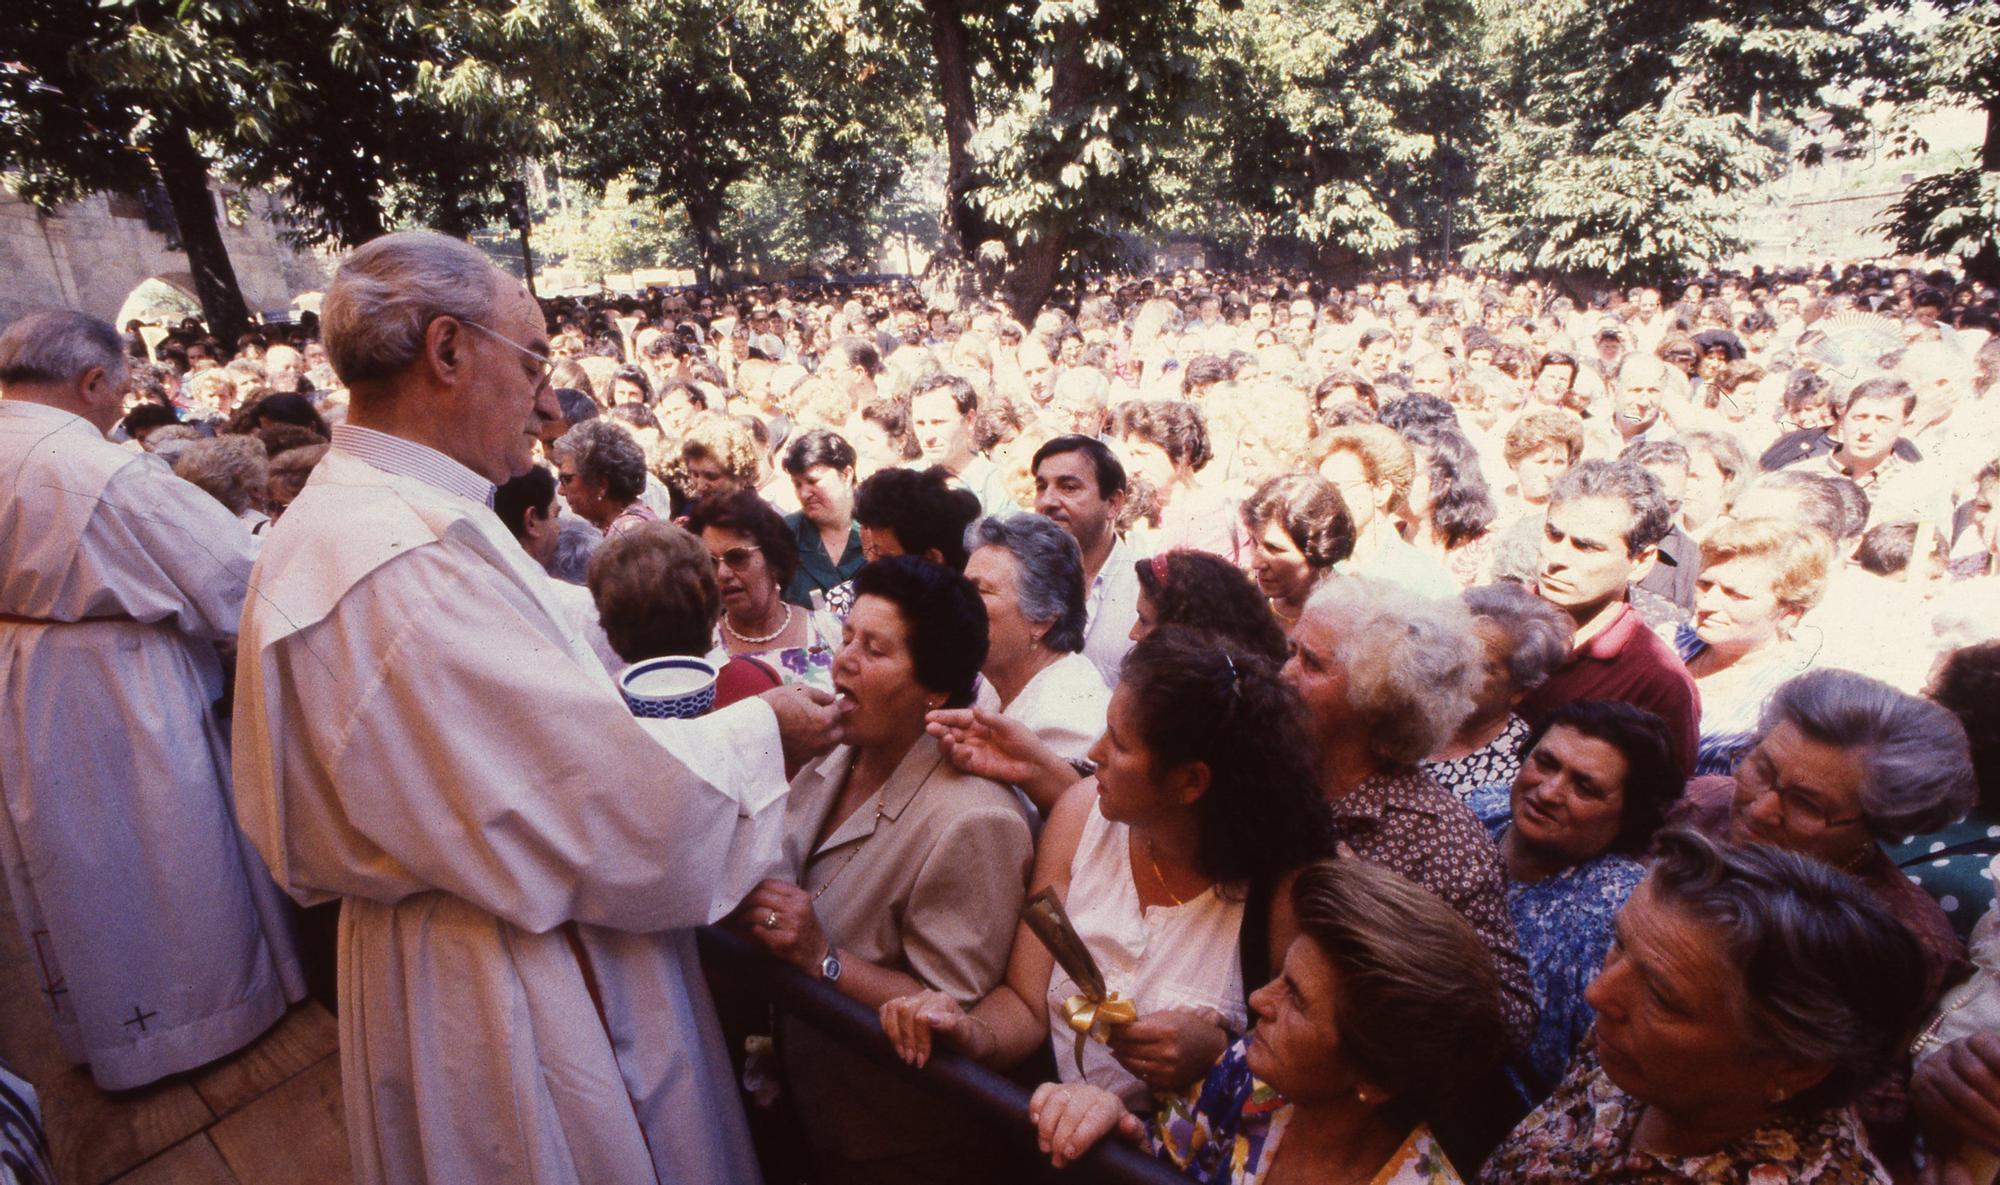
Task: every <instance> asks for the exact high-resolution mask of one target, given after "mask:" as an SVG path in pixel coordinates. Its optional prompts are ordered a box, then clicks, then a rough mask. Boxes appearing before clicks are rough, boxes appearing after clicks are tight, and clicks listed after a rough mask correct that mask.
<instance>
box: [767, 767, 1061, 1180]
mask: <svg viewBox="0 0 2000 1185" xmlns="http://www.w3.org/2000/svg"><path fill="white" fill-rule="evenodd" d="M853 761H854V750H853V749H851V748H849V747H848V746H846V745H842V746H840V747H839V748H837V749H835V750H834V751H833V752H832V753H829V754H828V755H827V756H825V757H824V758H821V759H820V760H819V761H818V762H816V763H814V764H812V765H809V766H807V767H806V768H805V769H803V770H801V771H800V772H799V775H798V776H797V777H795V778H793V779H792V784H791V791H790V794H789V796H788V798H787V800H786V805H785V854H786V857H787V858H788V860H789V861H790V863H791V867H792V868H794V869H795V870H797V877H796V879H797V883H798V884H799V885H801V886H802V887H803V888H805V889H806V890H807V891H808V892H811V893H813V894H815V895H816V899H815V901H814V903H813V909H814V910H815V911H816V912H817V913H818V915H819V921H820V926H821V927H822V928H823V929H824V930H825V931H826V935H827V938H828V940H829V941H831V942H832V943H833V944H834V945H835V946H837V947H839V948H840V950H841V953H842V955H843V957H845V958H847V959H849V960H853V959H863V960H866V961H868V962H871V963H876V964H879V965H881V966H884V967H889V968H892V969H895V970H898V971H904V972H907V973H909V974H910V975H912V976H914V977H915V978H917V979H918V980H921V981H922V982H923V983H924V984H925V986H927V987H931V988H935V989H937V990H938V991H942V992H945V993H947V994H949V995H950V996H952V997H953V998H954V999H956V1000H958V1001H959V1002H960V1003H962V1004H965V1005H967V1006H970V1005H971V1004H973V1003H974V1002H975V1001H977V1000H979V999H980V998H981V997H983V996H985V995H986V993H988V992H990V991H992V990H993V988H994V987H995V986H996V985H998V984H999V982H1000V977H1001V976H1002V975H1003V974H1004V973H1005V971H1006V967H1007V954H1008V949H1009V947H1010V946H1011V945H1012V943H1013V939H1014V925H1015V920H1016V918H1018V917H1019V915H1020V912H1021V903H1022V900H1023V899H1024V898H1025V896H1026V895H1027V885H1028V873H1029V870H1030V867H1031V865H1032V864H1033V861H1034V841H1033V839H1032V838H1031V836H1030V832H1029V828H1028V818H1027V812H1026V810H1025V808H1024V807H1023V806H1022V805H1021V801H1020V799H1019V798H1018V797H1017V796H1016V795H1015V794H1014V792H1013V791H1012V790H1010V789H1008V788H1007V787H1005V786H1001V785H999V784H997V783H994V782H989V781H986V780H985V779H983V778H974V777H968V776H966V775H964V774H961V773H959V772H958V771H957V770H956V769H954V768H952V766H951V763H950V762H948V761H946V760H945V757H944V753H943V751H942V750H940V749H939V748H938V744H937V741H936V740H934V739H932V738H931V737H928V736H926V737H923V738H922V739H920V740H918V741H917V743H916V744H915V745H914V746H913V747H912V748H911V749H910V751H909V753H908V754H906V755H905V756H904V758H903V760H902V763H901V764H899V765H898V766H897V767H896V771H895V773H893V774H891V775H890V777H889V780H888V782H887V783H886V784H885V785H884V786H883V787H882V789H881V790H880V791H879V792H878V793H877V794H876V795H875V796H874V797H872V798H870V799H869V800H868V801H866V802H864V803H862V804H861V805H860V806H859V807H857V808H855V811H854V813H853V814H852V815H850V816H848V817H847V819H845V820H844V821H843V822H842V823H841V824H840V826H839V827H838V828H836V829H835V830H834V831H833V832H832V833H831V834H829V835H828V836H827V837H826V839H825V841H824V842H822V843H820V844H819V845H818V846H817V847H816V848H815V847H814V846H813V840H814V837H816V836H817V835H818V834H819V832H820V829H821V827H822V826H823V825H824V823H825V822H826V818H827V813H828V812H829V811H830V810H831V809H832V808H833V803H834V800H835V799H836V798H838V797H839V794H840V789H841V786H842V785H843V784H844V783H845V782H846V780H847V773H848V769H849V767H850V766H851V765H852V764H853ZM783 1043H784V1062H785V1069H786V1076H787V1079H788V1081H789V1082H790V1085H791V1089H792V1092H793V1097H794V1099H795V1100H796V1102H797V1103H798V1107H799V1113H800V1115H801V1117H802V1118H803V1119H804V1121H805V1126H806V1130H807V1133H808V1135H809V1136H810V1137H811V1139H812V1141H813V1143H814V1144H816V1145H818V1146H819V1147H821V1148H822V1149H825V1150H828V1151H831V1152H834V1153H835V1154H836V1155H839V1156H842V1157H846V1158H849V1159H855V1160H866V1159H870V1158H874V1157H880V1156H890V1155H898V1154H901V1153H904V1152H907V1151H912V1150H915V1149H919V1148H926V1147H935V1146H938V1145H939V1144H941V1143H947V1142H949V1141H950V1140H951V1139H952V1138H954V1136H955V1134H956V1133H957V1131H958V1128H957V1125H955V1124H950V1123H944V1122H941V1121H933V1120H932V1119H931V1112H933V1111H935V1110H936V1108H935V1106H934V1105H931V1104H930V1101H929V1100H928V1099H927V1098H925V1097H924V1096H923V1095H922V1094H920V1093H919V1092H917V1091H914V1090H911V1089H910V1088H908V1087H906V1086H904V1085H903V1084H902V1083H900V1082H898V1081H896V1080H895V1078H894V1076H893V1075H892V1074H890V1073H888V1072H887V1071H884V1070H882V1069H880V1068H878V1067H876V1066H874V1065H872V1064H870V1063H868V1062H866V1061H865V1060H863V1059H861V1058H858V1057H855V1056H853V1055H851V1054H848V1053H846V1052H845V1051H844V1050H843V1049H842V1048H841V1047H840V1046H839V1045H837V1044H835V1043H833V1042H830V1041H828V1040H826V1039H825V1038H823V1037H821V1036H820V1035H819V1034H818V1033H816V1032H814V1031H813V1030H811V1029H810V1028H808V1027H807V1026H804V1025H801V1024H796V1023H788V1024H787V1025H785V1026H784V1029H783ZM919 1115H922V1116H923V1117H924V1119H923V1120H922V1121H919V1120H918V1116H919Z"/></svg>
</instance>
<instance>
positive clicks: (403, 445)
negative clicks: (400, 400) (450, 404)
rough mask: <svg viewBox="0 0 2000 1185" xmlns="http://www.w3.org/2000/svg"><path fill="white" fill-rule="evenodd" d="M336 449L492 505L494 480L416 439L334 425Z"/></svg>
mask: <svg viewBox="0 0 2000 1185" xmlns="http://www.w3.org/2000/svg"><path fill="white" fill-rule="evenodd" d="M333 448H334V451H335V452H339V453H344V454H345V455H347V456H350V457H353V458H355V459H356V460H361V461H366V462H368V463H369V464H370V465H373V466H375V468H377V469H380V470H381V471H382V472H384V473H389V474H394V475H395V476H397V477H408V478H414V479H415V480H417V481H421V482H423V483H425V484H426V485H432V486H436V487H437V488H438V489H441V490H443V491H444V492H445V493H447V494H457V495H458V496H459V497H461V498H468V499H470V500H472V501H474V502H477V503H479V504H480V505H481V506H489V507H490V506H492V505H493V483H492V482H490V481H487V480H486V479H485V478H483V477H481V476H479V475H478V474H477V473H474V472H473V471H472V470H470V469H467V468H466V467H465V466H463V465H461V464H459V463H458V462H457V461H454V460H452V459H451V458H450V457H447V456H445V455H444V454H443V453H441V452H439V451H437V450H436V449H434V448H431V447H430V446H428V445H422V444H418V443H417V442H416V441H414V440H406V439H404V438H403V437H401V436H391V435H390V434H389V433H387V432H377V431H376V430H375V429H373V428H362V427H358V426H356V425H354V424H335V425H334V426H333Z"/></svg>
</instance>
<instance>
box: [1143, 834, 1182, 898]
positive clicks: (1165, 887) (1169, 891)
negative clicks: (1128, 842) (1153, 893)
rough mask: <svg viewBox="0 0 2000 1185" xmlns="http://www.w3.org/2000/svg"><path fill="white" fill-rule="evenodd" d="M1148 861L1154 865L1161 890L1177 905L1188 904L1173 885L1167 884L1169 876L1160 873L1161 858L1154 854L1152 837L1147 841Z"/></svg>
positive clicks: (1154, 873) (1154, 871)
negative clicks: (1175, 891)
mask: <svg viewBox="0 0 2000 1185" xmlns="http://www.w3.org/2000/svg"><path fill="white" fill-rule="evenodd" d="M1146 863H1148V864H1150V865H1152V866H1153V879H1154V880H1156V881H1158V882H1160V891H1161V892H1163V893H1165V894H1166V895H1167V896H1168V897H1169V898H1170V899H1172V901H1173V903H1174V904H1175V905H1186V904H1187V902H1185V901H1183V900H1181V899H1180V897H1178V896H1176V895H1175V893H1174V890H1173V886H1171V885H1169V884H1167V878H1166V877H1164V876H1161V875H1160V858H1159V857H1158V856H1156V855H1154V854H1153V841H1152V840H1150V839H1149V840H1147V841H1146Z"/></svg>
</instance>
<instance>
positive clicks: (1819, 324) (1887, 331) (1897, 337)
mask: <svg viewBox="0 0 2000 1185" xmlns="http://www.w3.org/2000/svg"><path fill="white" fill-rule="evenodd" d="M1812 328H1813V329H1815V330H1817V331H1819V332H1821V333H1824V334H1825V335H1826V337H1825V339H1824V340H1822V341H1819V342H1817V343H1815V344H1813V345H1812V346H1810V347H1808V348H1807V349H1806V353H1807V354H1808V355H1810V356H1811V357H1812V358H1814V359H1815V360H1817V361H1818V362H1819V363H1820V364H1821V365H1822V366H1824V367H1826V368H1827V369H1829V370H1832V371H1834V372H1835V373H1837V374H1839V375H1840V376H1841V377H1843V378H1847V379H1853V378H1857V377H1859V376H1860V375H1861V373H1862V372H1863V371H1867V370H1874V369H1876V368H1878V367H1879V366H1880V365H1881V361H1880V359H1881V357H1882V355H1884V354H1887V353H1891V352H1893V351H1895V350H1900V349H1902V348H1903V347H1904V346H1905V345H1907V344H1908V342H1907V341H1906V340H1905V339H1904V337H1903V327H1902V326H1901V325H1899V324H1897V323H1896V322H1895V321H1894V320H1892V319H1890V318H1888V317H1884V316H1882V315H1881V314H1880V313H1863V312H1858V311H1852V310H1850V311H1848V312H1845V313H1835V314H1834V315H1833V316H1831V317H1825V318H1822V319H1820V320H1818V321H1815V322H1814V323H1813V325H1812Z"/></svg>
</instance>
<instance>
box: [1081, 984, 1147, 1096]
mask: <svg viewBox="0 0 2000 1185" xmlns="http://www.w3.org/2000/svg"><path fill="white" fill-rule="evenodd" d="M1062 1015H1063V1019H1064V1020H1065V1021H1068V1022H1069V1027H1070V1028H1072V1029H1075V1030H1076V1072H1077V1075H1078V1076H1079V1077H1081V1076H1082V1074H1083V1045H1084V1042H1086V1041H1091V1040H1096V1041H1100V1042H1103V1041H1109V1040H1110V1038H1111V1030H1112V1029H1113V1028H1114V1027H1116V1026H1118V1025H1129V1024H1131V1023H1132V1022H1133V1021H1135V1020H1138V1019H1139V1009H1138V1006H1137V1005H1135V1004H1134V1003H1133V1002H1132V1001H1130V1000H1126V999H1122V998H1120V997H1119V995H1118V993H1117V992H1112V993H1111V994H1110V995H1109V996H1108V997H1106V998H1104V999H1102V1000H1097V999H1092V998H1091V997H1090V996H1087V995H1084V994H1082V993H1080V992H1079V993H1078V994H1076V995H1074V996H1071V997H1070V998H1069V999H1067V1000H1064V1001H1063V1003H1062Z"/></svg>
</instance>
